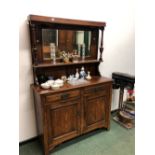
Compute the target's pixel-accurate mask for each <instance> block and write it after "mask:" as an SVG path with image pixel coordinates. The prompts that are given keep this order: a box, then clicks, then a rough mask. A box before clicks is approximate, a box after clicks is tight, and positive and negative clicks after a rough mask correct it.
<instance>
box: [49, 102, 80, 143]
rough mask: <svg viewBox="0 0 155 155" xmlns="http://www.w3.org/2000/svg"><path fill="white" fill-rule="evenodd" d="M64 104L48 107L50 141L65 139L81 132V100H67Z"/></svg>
mask: <svg viewBox="0 0 155 155" xmlns="http://www.w3.org/2000/svg"><path fill="white" fill-rule="evenodd" d="M62 105H63V106H59V107H55V108H53V106H51V107H50V108H48V109H49V110H48V125H49V126H48V128H49V130H48V131H49V133H48V135H49V142H51V141H53V142H56V141H61V139H62V141H63V139H64V138H67V137H70V136H71V137H75V136H76V135H78V134H79V128H80V127H79V125H80V122H79V121H80V119H79V116H78V114H79V106H80V102H79V101H67V102H64V103H63V104H62Z"/></svg>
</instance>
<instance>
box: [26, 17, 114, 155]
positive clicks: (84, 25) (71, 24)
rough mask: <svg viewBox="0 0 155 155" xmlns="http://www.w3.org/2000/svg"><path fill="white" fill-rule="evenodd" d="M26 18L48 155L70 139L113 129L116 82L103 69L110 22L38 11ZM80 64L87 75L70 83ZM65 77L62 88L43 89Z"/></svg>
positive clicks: (40, 126)
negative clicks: (106, 29)
mask: <svg viewBox="0 0 155 155" xmlns="http://www.w3.org/2000/svg"><path fill="white" fill-rule="evenodd" d="M28 21H29V30H30V42H31V54H32V69H33V77H34V83H33V84H32V85H31V88H32V90H33V94H34V103H35V113H36V120H37V121H36V122H37V131H38V135H39V137H40V139H41V141H42V144H43V147H44V153H45V155H48V154H49V151H51V150H53V149H54V147H56V146H57V145H58V144H61V143H63V142H65V141H67V140H70V139H72V138H75V137H77V136H79V135H82V134H85V133H88V132H91V131H93V130H95V129H98V128H106V129H109V128H110V110H111V91H112V80H111V79H110V78H106V77H102V76H101V75H100V72H99V65H100V63H101V62H103V60H102V53H103V34H104V28H105V26H106V23H105V22H95V21H84V20H73V19H63V18H55V17H46V16H38V15H29V16H28ZM82 68H83V70H84V71H85V73H86V76H87V77H88V74H89V75H90V76H89V78H86V76H83V77H82V76H79V80H77V78H76V80H77V81H76V83H75V82H74V83H69V82H68V81H69V80H70V81H71V79H69V78H71V77H72V79H75V74H76V73H77V72H79V73H81V71H82ZM62 77H65V81H64V83H63V86H61V87H60V88H58V89H53V87H52V88H51V87H50V88H47V89H44V88H42V87H41V85H42V84H43V83H46V81H48V80H51V79H52V80H53V81H56V80H57V79H62ZM90 77H91V78H90ZM80 78H82V80H81V79H80ZM63 80H64V79H63ZM81 81H82V82H81Z"/></svg>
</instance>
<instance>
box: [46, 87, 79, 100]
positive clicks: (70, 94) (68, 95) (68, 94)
mask: <svg viewBox="0 0 155 155" xmlns="http://www.w3.org/2000/svg"><path fill="white" fill-rule="evenodd" d="M72 98H80V90H72V91H65V92H62V93H56V94H51V95H48V96H46V102H47V103H51V102H57V101H65V100H69V99H72Z"/></svg>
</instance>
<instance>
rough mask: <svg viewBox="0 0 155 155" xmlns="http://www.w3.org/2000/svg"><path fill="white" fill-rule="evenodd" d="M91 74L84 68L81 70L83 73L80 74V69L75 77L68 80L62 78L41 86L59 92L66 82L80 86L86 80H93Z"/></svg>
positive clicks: (71, 76)
mask: <svg viewBox="0 0 155 155" xmlns="http://www.w3.org/2000/svg"><path fill="white" fill-rule="evenodd" d="M91 78H92V77H91V75H90V72H89V71H88V72H87V74H86V72H85V69H84V67H82V68H81V71H80V72H79V71H78V69H76V73H75V75H70V76H69V77H68V79H67V77H64V76H62V79H57V80H52V79H51V80H48V81H46V82H45V83H42V84H41V85H40V86H41V87H42V88H43V89H49V88H52V89H53V90H57V89H59V88H60V87H62V86H63V85H64V83H65V82H66V81H68V83H70V84H80V83H81V82H84V81H85V79H86V80H91Z"/></svg>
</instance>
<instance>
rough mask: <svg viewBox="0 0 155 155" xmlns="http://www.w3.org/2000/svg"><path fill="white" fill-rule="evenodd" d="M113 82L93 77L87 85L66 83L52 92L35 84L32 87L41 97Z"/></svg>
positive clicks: (108, 79) (104, 78)
mask: <svg viewBox="0 0 155 155" xmlns="http://www.w3.org/2000/svg"><path fill="white" fill-rule="evenodd" d="M111 82H112V79H110V78H106V77H99V76H93V78H92V80H90V81H86V82H85V83H82V84H79V85H71V84H68V83H65V84H64V86H63V87H61V88H60V89H58V90H52V89H51V88H50V89H42V88H41V87H40V86H37V85H34V84H32V85H31V87H32V88H33V90H34V91H35V92H36V93H38V94H40V95H46V94H50V93H57V92H62V91H67V90H71V89H76V88H82V87H87V86H93V85H96V84H101V83H111Z"/></svg>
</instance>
